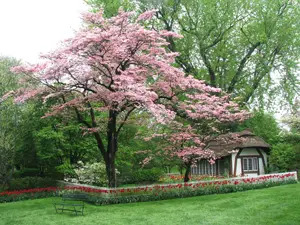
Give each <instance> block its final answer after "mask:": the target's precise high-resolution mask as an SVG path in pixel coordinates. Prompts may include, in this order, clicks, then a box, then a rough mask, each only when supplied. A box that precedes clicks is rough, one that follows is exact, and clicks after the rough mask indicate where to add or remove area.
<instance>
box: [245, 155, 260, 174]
mask: <svg viewBox="0 0 300 225" xmlns="http://www.w3.org/2000/svg"><path fill="white" fill-rule="evenodd" d="M242 159H243V160H242V163H243V171H244V172H258V169H259V168H258V167H259V165H258V157H257V156H253V157H251V156H250V157H248V156H247V157H243V158H242ZM245 159H247V163H248V160H249V159H251V161H252V169H251V170H249V169H248V168H245V164H244V160H245ZM254 159H256V169H254ZM247 166H248V164H247ZM248 167H249V166H248Z"/></svg>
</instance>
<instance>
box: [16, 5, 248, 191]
mask: <svg viewBox="0 0 300 225" xmlns="http://www.w3.org/2000/svg"><path fill="white" fill-rule="evenodd" d="M154 13H155V11H150V12H146V13H144V14H141V15H140V16H139V17H138V18H137V19H135V15H134V14H133V13H131V12H120V13H119V14H118V15H117V16H116V17H113V18H110V19H106V18H104V17H103V16H102V12H98V13H87V14H85V16H84V20H85V22H86V23H87V26H86V27H85V28H84V29H82V30H81V31H80V32H78V33H77V34H76V36H75V37H74V38H71V39H69V40H66V41H65V42H64V44H63V46H62V47H61V48H59V49H58V50H56V51H54V52H53V53H50V54H48V55H45V56H43V62H42V63H40V64H37V65H23V66H19V67H15V68H14V69H13V70H14V72H16V73H23V74H26V75H27V77H28V81H29V80H30V81H31V82H34V83H35V85H34V86H32V87H30V86H28V87H27V88H23V89H22V90H19V91H18V92H16V93H15V95H16V97H15V101H17V102H24V101H26V100H27V99H29V98H33V97H35V96H41V97H43V98H44V100H45V101H47V100H48V99H50V98H56V99H60V101H59V102H57V104H56V105H54V106H53V108H52V110H51V111H50V112H49V113H47V114H46V115H45V117H49V116H55V115H57V114H61V115H64V116H70V115H72V113H73V114H74V115H75V116H76V118H77V120H78V122H80V123H81V124H82V125H83V129H85V131H86V132H88V133H90V134H91V135H93V136H94V138H95V140H96V142H97V146H98V148H99V152H100V153H101V155H102V156H103V158H104V161H105V164H106V173H107V177H108V181H109V186H110V187H114V186H115V185H116V179H115V158H116V153H117V151H118V136H119V133H120V132H121V131H122V128H123V126H124V125H125V124H126V121H127V119H128V118H129V117H130V115H131V114H132V113H133V112H138V111H144V112H145V111H146V112H148V113H150V114H152V115H153V117H154V118H155V119H156V121H157V122H158V123H161V124H167V123H169V122H170V121H172V120H174V118H175V117H176V115H178V116H183V117H186V118H191V119H193V120H195V121H199V120H201V121H214V122H215V121H218V122H219V123H222V122H227V121H232V122H233V121H241V120H243V119H244V118H245V115H246V114H245V112H243V111H240V110H239V109H238V106H237V105H236V104H234V103H233V102H231V101H229V98H228V96H226V95H223V94H222V93H221V90H220V89H218V88H213V87H209V86H207V85H205V84H204V82H203V81H199V80H197V79H194V78H193V77H191V76H187V75H185V74H184V73H183V71H182V70H180V69H178V68H175V67H173V66H172V63H174V59H175V57H176V56H177V54H176V53H169V52H167V51H166V48H165V46H167V45H168V42H167V41H166V38H167V37H170V36H172V37H178V38H179V37H180V36H179V35H177V34H176V33H173V32H168V31H155V30H147V29H145V28H144V27H143V26H142V25H141V24H140V23H141V22H142V21H143V20H146V19H150V18H151V17H152V15H153V14H154ZM36 83H39V85H38V86H36ZM104 117H105V118H104ZM178 135H179V136H180V135H181V134H178ZM176 141H177V139H176V138H175V137H174V142H176ZM189 141H193V142H195V143H196V144H197V145H199V147H201V146H202V145H201V143H200V141H198V139H197V138H196V137H194V136H193V138H189ZM198 151H199V149H195V148H194V147H187V148H185V149H184V152H197V154H198ZM188 154H190V153H188ZM184 157H187V156H184ZM203 157H206V155H205V156H203ZM207 157H211V155H208V156H207Z"/></svg>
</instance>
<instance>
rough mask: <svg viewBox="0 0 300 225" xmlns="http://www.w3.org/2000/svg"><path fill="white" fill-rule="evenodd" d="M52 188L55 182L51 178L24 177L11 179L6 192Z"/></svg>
mask: <svg viewBox="0 0 300 225" xmlns="http://www.w3.org/2000/svg"><path fill="white" fill-rule="evenodd" d="M53 186H56V181H55V180H53V179H51V178H43V177H24V178H16V179H12V180H11V182H10V184H9V187H8V190H23V189H31V188H42V187H53Z"/></svg>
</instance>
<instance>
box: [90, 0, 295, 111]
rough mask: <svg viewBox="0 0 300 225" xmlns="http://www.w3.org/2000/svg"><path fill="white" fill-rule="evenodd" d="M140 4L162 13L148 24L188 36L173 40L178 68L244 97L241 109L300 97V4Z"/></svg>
mask: <svg viewBox="0 0 300 225" xmlns="http://www.w3.org/2000/svg"><path fill="white" fill-rule="evenodd" d="M107 2H108V1H104V0H96V1H94V3H98V4H94V5H93V7H97V6H98V7H105V8H106V7H108V5H107ZM134 2H135V5H134V7H135V9H136V10H140V11H145V10H149V9H153V8H155V9H158V11H157V13H156V17H157V21H156V22H154V23H151V24H147V25H148V26H153V27H156V28H157V29H166V30H168V31H176V32H178V33H180V34H182V35H183V36H184V38H183V39H181V40H175V39H174V38H173V37H169V38H168V41H169V42H170V44H169V45H168V48H169V49H170V50H171V51H174V52H180V55H179V56H178V57H177V58H176V63H177V65H178V66H180V67H181V68H183V69H184V71H185V72H186V73H187V74H193V75H194V77H196V78H198V79H203V80H206V81H207V83H209V84H210V85H212V86H215V87H220V88H222V89H223V90H225V91H226V92H227V93H229V94H233V95H234V96H236V97H238V98H239V102H240V104H241V105H245V104H250V103H252V105H253V103H254V104H256V105H260V106H264V105H265V104H267V103H274V102H278V101H279V100H282V102H281V104H284V103H286V102H288V103H292V99H293V98H294V96H295V95H296V94H297V93H299V77H298V76H297V70H298V64H299V63H298V62H299V46H300V38H299V37H300V35H299V31H300V30H299V27H300V24H299V16H300V15H299V12H300V11H299V1H293V0H274V1H265V0H253V1H247V0H236V1H231V0H222V1H221V0H164V1H157V0H152V1H148V0H137V1H134ZM118 4H119V6H123V2H122V1H118ZM115 7H116V6H115ZM275 96H276V97H275ZM279 96H280V97H279Z"/></svg>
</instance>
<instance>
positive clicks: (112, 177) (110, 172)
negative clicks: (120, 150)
mask: <svg viewBox="0 0 300 225" xmlns="http://www.w3.org/2000/svg"><path fill="white" fill-rule="evenodd" d="M110 155H111V156H108V161H106V162H105V164H106V174H107V179H108V186H109V187H110V188H113V187H116V186H117V180H116V167H115V156H112V154H110Z"/></svg>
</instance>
